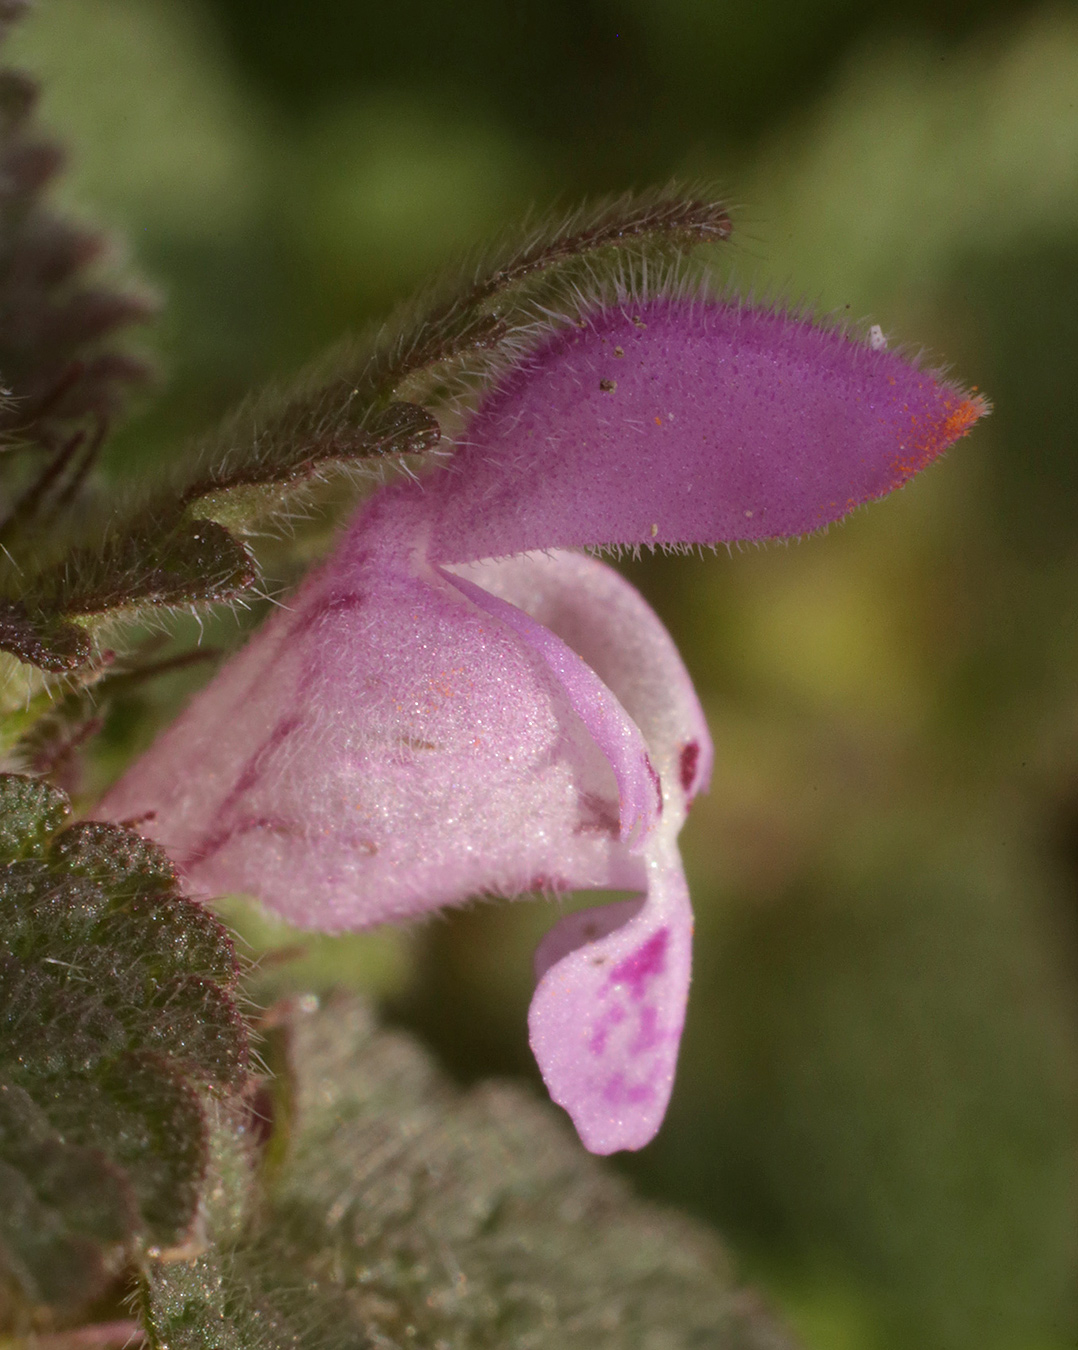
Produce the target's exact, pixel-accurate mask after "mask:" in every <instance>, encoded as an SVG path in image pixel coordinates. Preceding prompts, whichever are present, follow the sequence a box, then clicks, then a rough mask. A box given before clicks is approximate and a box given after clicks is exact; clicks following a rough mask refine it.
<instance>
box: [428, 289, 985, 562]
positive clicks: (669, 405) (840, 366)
mask: <svg viewBox="0 0 1078 1350" xmlns="http://www.w3.org/2000/svg"><path fill="white" fill-rule="evenodd" d="M987 410H988V405H987V403H986V402H985V400H984V399H983V398H980V397H979V396H974V395H970V394H967V393H966V392H965V391H963V390H962V389H960V388H958V387H957V386H955V385H953V384H949V383H948V382H946V381H944V380H942V379H940V378H939V377H938V376H937V375H935V374H933V373H932V372H929V371H922V370H918V369H917V368H916V367H915V366H914V365H913V364H912V363H910V362H909V361H907V360H905V359H903V358H902V357H901V356H899V355H897V354H895V353H893V352H889V351H886V350H882V349H880V350H872V348H871V346H870V345H869V344H868V343H866V342H862V341H859V340H855V339H853V338H850V337H847V336H845V335H844V334H842V333H840V332H837V331H834V330H829V329H827V328H821V327H818V326H814V325H813V324H811V323H810V322H809V321H808V320H807V319H802V318H791V317H790V316H788V315H785V314H781V313H776V312H772V311H770V310H766V309H752V308H749V307H746V306H742V305H739V304H724V303H719V302H716V301H709V300H704V299H696V300H691V299H682V300H678V299H669V300H654V301H650V302H648V303H646V304H641V305H637V306H632V305H631V304H625V305H622V306H613V307H610V308H608V309H606V310H603V311H602V312H597V313H594V314H592V315H590V316H588V317H586V319H585V320H583V321H582V326H581V327H567V328H566V329H564V330H562V331H561V332H559V333H557V334H555V335H554V336H553V337H552V338H550V339H549V340H548V341H547V342H546V344H545V345H544V346H542V347H541V348H540V349H539V350H538V351H537V352H536V353H535V354H534V355H533V356H532V357H531V358H530V359H527V360H525V361H524V362H522V364H521V365H520V367H519V368H518V369H516V370H514V371H513V372H512V373H511V374H510V375H508V376H507V377H506V379H505V380H504V381H503V382H502V383H501V385H499V386H498V388H497V389H495V391H494V392H493V393H492V394H491V395H489V396H488V397H487V399H486V400H485V401H484V402H483V403H482V404H481V405H480V407H479V409H478V411H477V412H476V414H475V415H474V416H473V417H472V419H471V421H470V422H469V424H468V426H467V428H466V431H465V435H464V439H463V441H462V444H461V448H460V449H459V450H458V451H457V452H456V454H455V456H454V459H453V461H452V464H451V466H450V471H449V472H448V473H447V474H445V475H443V476H441V478H440V479H439V481H438V483H437V484H436V485H433V490H434V491H436V492H437V493H438V494H439V497H440V502H439V506H438V508H437V511H436V512H434V513H433V518H435V526H434V533H433V537H432V540H431V557H432V558H434V559H435V560H437V561H441V562H460V561H465V560H468V559H471V558H482V557H497V556H501V555H504V554H512V553H518V552H521V551H523V550H526V549H533V548H550V547H558V546H560V547H581V546H593V545H611V544H630V545H631V544H652V543H656V544H668V543H681V544H684V543H695V544H715V543H719V542H721V541H728V540H735V539H770V538H777V537H784V536H789V535H799V534H806V533H809V532H811V531H813V530H816V529H819V528H820V527H821V526H823V525H825V524H827V523H828V522H829V521H832V520H836V519H838V518H839V517H840V516H843V515H845V514H846V513H847V512H848V511H850V510H851V509H852V508H853V507H854V506H856V505H858V504H859V503H861V502H864V501H868V500H870V499H872V498H875V497H880V496H882V495H884V494H885V493H887V492H890V491H892V490H893V489H894V488H897V487H900V486H901V485H902V484H903V483H904V482H906V480H907V479H909V478H910V477H911V476H912V475H913V474H915V473H916V472H918V471H919V470H920V469H922V468H924V467H925V466H926V465H927V464H928V463H929V462H930V461H931V460H932V459H934V458H935V457H936V456H937V455H938V454H940V453H941V451H943V450H945V449H946V448H947V447H948V446H949V445H950V444H952V443H953V442H954V441H955V440H957V439H958V437H959V436H962V435H964V434H965V432H966V431H968V430H969V428H970V427H971V426H972V425H973V423H974V422H975V421H976V420H977V419H978V418H979V417H980V416H982V415H983V414H984V413H985V412H987Z"/></svg>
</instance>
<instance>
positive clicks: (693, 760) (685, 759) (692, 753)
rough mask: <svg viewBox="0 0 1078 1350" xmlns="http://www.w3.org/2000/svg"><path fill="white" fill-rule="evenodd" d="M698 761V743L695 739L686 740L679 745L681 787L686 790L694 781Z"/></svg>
mask: <svg viewBox="0 0 1078 1350" xmlns="http://www.w3.org/2000/svg"><path fill="white" fill-rule="evenodd" d="M699 762H700V745H699V742H697V741H688V742H686V744H685V745H683V746H682V747H681V762H680V764H679V766H678V769H679V773H680V777H681V788H682V791H683V792H688V791H689V790H690V789H691V788H692V785H693V783H695V782H696V766H697V765H698V764H699Z"/></svg>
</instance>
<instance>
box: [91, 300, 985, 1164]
mask: <svg viewBox="0 0 1078 1350" xmlns="http://www.w3.org/2000/svg"><path fill="white" fill-rule="evenodd" d="M985 410H986V405H985V404H984V402H983V400H981V399H979V398H976V397H971V396H970V395H968V394H966V393H964V392H963V391H962V390H960V389H959V388H957V387H956V386H954V385H951V384H949V383H947V382H946V381H943V380H941V379H940V378H939V377H938V376H936V375H934V374H932V373H931V372H925V371H921V370H918V369H917V368H916V367H915V366H913V365H912V364H910V363H909V362H907V361H905V360H903V359H901V358H900V357H897V356H895V355H893V354H891V353H889V352H887V351H881V350H873V349H872V348H870V346H869V345H868V344H867V343H865V342H863V341H861V340H857V339H852V338H849V337H847V336H844V335H843V334H840V333H838V332H835V331H830V330H827V329H825V328H819V327H814V326H813V325H812V324H810V323H809V322H807V321H806V320H803V319H799V318H791V317H788V316H786V315H782V314H777V313H774V312H771V311H767V310H758V309H752V308H748V307H744V306H740V305H737V304H729V303H724V302H719V301H713V300H703V299H695V300H689V299H681V300H674V299H666V300H655V301H650V302H646V303H635V304H630V303H624V304H615V305H611V306H609V307H607V308H605V309H598V310H596V311H594V312H592V313H590V314H588V315H586V316H585V317H584V318H582V319H581V320H580V321H579V322H578V324H576V325H575V326H567V327H565V328H564V329H562V330H560V331H559V332H557V333H555V334H554V335H553V336H551V337H550V338H549V339H548V340H547V341H546V343H545V344H544V345H543V346H541V347H540V348H539V350H537V351H535V352H534V353H532V354H531V355H529V356H527V357H524V358H522V359H521V360H520V362H519V363H518V365H517V366H516V367H515V368H514V369H513V370H511V371H510V372H509V373H508V374H507V375H506V376H505V377H504V378H503V379H502V380H501V381H500V383H498V384H497V385H496V387H495V388H494V389H493V390H492V391H491V392H490V393H489V394H488V395H487V396H486V397H485V398H484V399H483V400H482V402H481V403H480V405H479V407H478V409H477V410H476V412H475V413H474V414H473V415H472V416H471V417H470V419H469V420H468V422H467V424H466V425H465V427H464V430H463V433H462V435H461V437H460V439H459V440H458V442H457V444H456V446H455V447H454V452H453V454H452V455H451V456H450V457H449V459H448V460H447V461H445V462H444V463H442V464H441V465H440V466H439V467H438V468H437V469H436V470H435V471H434V472H432V473H431V474H429V475H428V476H426V477H425V478H423V479H422V480H421V481H418V482H407V483H398V484H395V485H393V486H390V487H386V488H383V489H382V490H381V491H380V492H378V493H377V494H376V495H375V496H374V497H373V498H372V499H371V501H370V502H368V503H367V505H366V506H365V507H364V508H363V509H362V510H361V511H360V513H359V515H358V516H357V517H356V519H355V520H354V522H353V523H352V525H351V526H350V527H349V529H348V530H347V531H346V533H345V535H344V537H343V538H342V539H341V541H340V543H339V545H338V547H337V549H336V550H335V552H334V553H333V555H332V556H331V557H330V558H329V559H328V560H327V561H326V562H325V563H324V564H323V565H322V566H321V567H319V568H318V569H317V570H316V571H315V572H314V573H313V574H312V575H311V576H310V577H309V578H308V579H307V581H306V582H305V583H304V585H303V586H302V587H301V588H300V590H299V591H298V593H297V594H296V595H295V596H294V597H293V598H292V599H291V601H290V602H289V603H288V605H287V607H286V608H285V609H283V610H282V611H281V612H279V613H278V614H276V615H275V616H274V617H273V618H272V619H271V620H270V621H269V622H268V623H267V624H266V625H265V627H263V628H262V629H261V631H260V632H259V633H257V634H256V635H255V637H254V638H253V639H252V640H251V641H250V642H249V643H248V645H247V646H246V647H245V648H244V650H243V651H241V652H240V653H239V654H238V655H237V656H236V657H235V658H233V660H232V661H230V662H229V663H228V665H226V667H225V668H224V669H223V670H222V671H221V673H220V674H219V675H218V676H217V678H216V679H215V680H214V681H213V682H212V683H211V684H210V685H209V686H208V688H207V689H206V690H204V691H203V692H202V693H201V694H200V695H198V697H197V698H196V699H195V700H194V701H193V702H192V704H191V706H190V707H189V709H188V710H187V711H186V712H185V713H184V715H183V716H182V717H181V718H180V719H179V721H178V722H177V723H176V724H175V725H174V726H173V727H172V728H171V729H170V730H169V731H168V732H167V733H166V734H165V735H164V736H163V737H162V738H161V739H160V740H159V741H158V743H157V744H156V745H155V746H154V747H153V748H152V749H151V750H150V752H149V753H148V754H147V755H146V756H144V758H143V759H142V760H140V761H139V762H138V763H137V764H136V765H135V766H134V767H133V768H132V769H131V770H130V771H129V772H128V773H127V774H126V776H125V777H124V778H123V779H122V780H121V781H120V783H118V784H117V786H116V787H115V788H113V789H112V791H111V792H110V793H109V794H108V796H107V797H106V798H105V800H104V801H103V802H102V804H101V806H100V807H99V812H98V813H99V814H102V815H107V816H111V817H114V818H115V817H123V818H141V819H142V820H144V821H145V824H144V825H143V829H144V830H145V831H146V833H148V834H150V835H152V836H153V837H154V838H156V839H157V840H159V841H160V842H161V843H162V844H163V845H164V846H165V847H166V848H167V849H168V850H169V852H170V853H171V855H172V856H173V858H174V859H175V860H176V862H177V863H178V864H179V866H180V868H181V869H182V871H183V872H184V873H185V874H186V876H187V877H188V879H189V881H190V882H191V884H192V885H194V886H196V887H198V888H199V889H202V890H205V891H208V892H219V891H229V890H231V891H245V892H252V893H254V894H255V895H257V896H259V897H261V899H262V900H264V901H265V902H266V904H268V905H269V906H271V907H272V908H274V909H276V910H278V911H279V912H280V913H282V914H283V915H285V917H287V918H288V919H290V920H291V921H292V922H294V923H298V924H300V925H302V926H306V927H310V928H319V929H323V930H328V931H338V930H342V929H351V928H362V927H366V926H369V925H372V924H378V923H383V922H386V921H398V920H403V919H407V918H409V917H411V916H414V915H418V914H422V913H425V912H427V911H429V910H432V909H436V908H438V907H441V906H444V905H449V904H454V903H459V902H461V901H463V900H465V899H467V898H468V897H469V896H472V895H476V894H481V893H487V894H491V893H493V894H499V895H505V896H514V895H520V894H522V893H526V892H529V891H534V890H544V891H555V892H557V891H568V890H581V889H603V888H616V889H628V890H632V891H635V892H637V894H638V898H637V899H634V900H628V901H621V902H617V903H615V904H609V905H606V906H600V907H598V908H593V909H589V910H585V911H582V912H580V913H576V914H571V915H569V916H567V917H565V918H563V919H562V920H561V921H560V922H559V923H558V924H557V925H556V926H555V927H554V929H553V931H552V932H551V933H550V934H549V935H548V936H547V938H546V939H544V941H543V942H542V943H541V944H540V947H539V950H538V952H537V954H536V977H537V985H536V990H535V995H534V998H533V1001H532V1007H531V1012H530V1014H529V1026H530V1032H531V1043H532V1047H533V1049H534V1051H535V1054H536V1057H537V1059H538V1061H539V1065H540V1068H541V1069H542V1072H543V1076H544V1078H545V1080H546V1082H547V1085H548V1087H549V1089H550V1092H551V1095H552V1096H553V1097H554V1099H555V1100H556V1101H557V1102H559V1103H560V1104H561V1105H563V1106H564V1107H565V1108H566V1110H567V1111H568V1112H569V1114H570V1115H571V1116H572V1118H573V1121H574V1123H575V1125H576V1127H577V1130H578V1131H579V1133H580V1136H581V1138H582V1139H583V1141H584V1143H585V1145H586V1146H587V1147H588V1148H589V1149H592V1150H593V1151H595V1152H599V1153H609V1152H612V1151H614V1150H616V1149H623V1148H639V1147H641V1146H642V1145H643V1144H645V1143H647V1141H648V1140H649V1139H651V1138H652V1136H653V1135H654V1133H655V1131H656V1130H657V1129H658V1126H659V1124H660V1122H661V1120H662V1117H663V1113H664V1112H665V1109H666V1105H667V1101H668V1099H669V1095H670V1089H671V1085H672V1082H673V1075H674V1067H675V1063H676V1058H677V1049H678V1042H679V1039H680V1035H681V1029H682V1024H683V1021H684V1015H685V1002H686V996H687V993H688V985H689V972H690V959H691V936H692V912H691V909H690V907H689V899H688V891H687V888H686V885H685V878H684V874H683V872H682V867H681V859H680V855H679V853H678V848H677V835H678V831H679V830H680V827H681V824H682V822H683V821H684V819H685V814H686V811H687V809H688V806H689V804H690V802H691V800H692V798H693V796H694V795H695V793H697V792H698V791H700V790H701V788H703V787H705V786H706V784H707V780H708V776H709V773H710V769H711V757H712V749H711V741H710V738H709V736H708V732H707V725H706V722H705V719H704V716H703V713H702V711H701V709H700V706H699V703H698V701H697V699H696V695H695V693H694V692H693V688H692V684H691V682H690V680H689V677H688V674H687V673H686V671H685V668H684V666H683V665H682V663H681V660H680V658H679V656H678V654H677V651H676V650H675V648H674V646H673V644H672V642H671V640H670V638H669V636H668V635H667V633H666V632H665V630H664V629H663V627H662V625H661V624H660V622H659V620H658V619H657V618H656V616H655V615H654V614H653V613H652V611H651V610H650V609H649V608H648V606H647V605H646V603H645V602H644V600H643V599H642V598H641V597H640V596H639V595H638V594H637V592H636V591H635V590H634V589H633V588H632V587H631V586H630V585H629V583H628V582H626V581H625V580H624V579H623V578H622V577H620V576H619V575H618V574H617V573H616V572H614V571H613V570H612V569H611V568H609V567H607V566H606V565H604V564H603V563H601V562H598V561H597V560H595V559H594V558H591V557H588V556H586V555H584V554H581V553H579V552H573V551H571V550H573V549H580V548H582V547H594V546H607V545H630V546H633V545H640V544H653V543H659V544H667V543H717V542H720V541H725V540H735V539H761V538H773V537H779V536H787V535H791V534H801V533H805V532H808V531H811V530H814V529H816V528H817V527H819V526H821V525H823V524H825V523H826V522H827V521H830V520H834V519H836V518H838V517H839V516H841V515H843V514H845V513H846V512H847V511H848V510H849V509H850V508H851V507H853V506H854V505H856V504H857V503H859V502H863V501H865V500H867V499H869V498H873V497H878V496H881V495H883V494H884V493H886V492H888V491H890V490H891V489H893V488H895V487H898V486H900V485H901V484H902V483H904V482H905V481H906V479H907V478H909V477H910V476H911V475H912V474H913V473H915V472H916V471H917V470H918V469H920V468H922V467H923V466H924V465H925V464H927V463H928V462H929V461H930V460H931V459H932V458H934V457H935V455H937V454H938V453H939V452H940V451H941V450H943V449H944V448H945V447H946V446H947V445H949V444H950V443H951V442H953V441H954V440H955V439H956V438H957V437H958V436H960V435H962V434H963V433H964V432H965V431H967V430H968V428H969V427H970V426H971V425H972V424H973V422H974V421H976V419H977V418H978V417H979V416H980V415H981V414H982V413H983V412H984V411H985ZM535 550H544V551H543V552H536V551H535Z"/></svg>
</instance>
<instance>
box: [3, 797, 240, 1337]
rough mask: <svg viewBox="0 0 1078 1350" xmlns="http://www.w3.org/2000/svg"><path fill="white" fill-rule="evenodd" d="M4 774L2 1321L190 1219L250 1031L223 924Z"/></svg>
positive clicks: (94, 1287) (75, 1289)
mask: <svg viewBox="0 0 1078 1350" xmlns="http://www.w3.org/2000/svg"><path fill="white" fill-rule="evenodd" d="M68 813H69V807H68V803H67V800H66V798H65V797H64V796H63V794H62V793H60V792H58V791H56V790H55V789H53V788H50V787H48V786H47V785H45V784H43V783H39V782H35V781H33V780H31V779H26V778H19V777H16V776H14V775H0V1291H4V1290H6V1291H8V1292H7V1294H6V1296H5V1295H4V1294H3V1293H0V1329H2V1328H3V1326H4V1324H5V1323H7V1324H9V1325H11V1324H17V1323H18V1320H19V1318H20V1317H22V1316H25V1315H26V1313H27V1310H29V1309H32V1308H41V1307H42V1306H44V1307H46V1308H49V1309H51V1310H52V1311H53V1312H55V1313H57V1314H60V1315H63V1314H65V1313H69V1312H71V1311H72V1310H75V1309H77V1308H78V1307H80V1306H82V1305H84V1304H85V1303H86V1302H88V1301H90V1300H91V1299H92V1298H94V1297H95V1296H97V1295H99V1294H100V1293H101V1291H102V1289H103V1287H104V1286H105V1284H106V1282H107V1281H108V1279H109V1278H111V1276H112V1275H113V1274H114V1273H115V1271H116V1269H117V1268H118V1265H119V1264H120V1263H122V1261H123V1259H124V1258H125V1256H126V1255H128V1254H129V1253H130V1251H131V1249H132V1246H133V1244H135V1243H136V1242H140V1243H143V1244H154V1245H157V1246H166V1247H167V1246H171V1245H175V1244H177V1243H179V1242H182V1241H183V1239H184V1238H185V1237H186V1235H187V1234H188V1232H189V1230H190V1228H191V1225H192V1223H193V1221H194V1218H195V1214H196V1210H197V1207H198V1204H199V1201H200V1198H201V1195H202V1186H203V1180H204V1176H205V1173H206V1168H207V1158H208V1150H209V1147H210V1142H209V1125H208V1123H207V1102H208V1100H209V1099H210V1097H211V1096H218V1097H221V1096H226V1095H227V1094H228V1093H230V1092H231V1091H233V1090H235V1089H237V1088H238V1087H239V1086H240V1085H241V1083H242V1082H243V1080H244V1078H245V1073H246V1056H247V1049H246V1037H245V1033H244V1029H243V1025H242V1022H241V1021H240V1018H239V1016H238V1014H237V1012H236V1009H235V1006H234V1004H233V1001H232V997H231V993H232V990H233V989H234V987H235V983H236V979H237V973H238V971H237V965H236V959H235V953H234V951H233V948H232V944H231V941H230V939H229V937H228V935H227V933H226V932H225V930H224V928H222V926H221V925H220V924H219V923H218V922H217V921H216V920H215V919H214V918H212V917H211V916H210V915H209V914H207V913H206V912H205V911H204V910H202V909H201V908H200V907H199V906H197V905H195V904H194V903H193V902H191V901H189V900H186V899H184V898H183V897H182V896H181V895H180V893H179V890H178V888H177V885H176V878H175V874H174V872H173V870H172V867H171V865H170V864H169V862H168V860H167V859H166V858H165V856H164V854H163V853H161V852H160V850H159V849H157V848H156V847H155V846H154V845H152V844H149V843H147V842H146V841H145V840H143V839H140V838H139V836H138V835H137V834H135V833H134V832H133V831H131V830H129V829H125V828H124V827H123V826H120V825H112V824H97V823H95V824H76V825H68V826H67V827H66V828H63V826H64V823H65V820H66V818H67V816H68Z"/></svg>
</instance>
